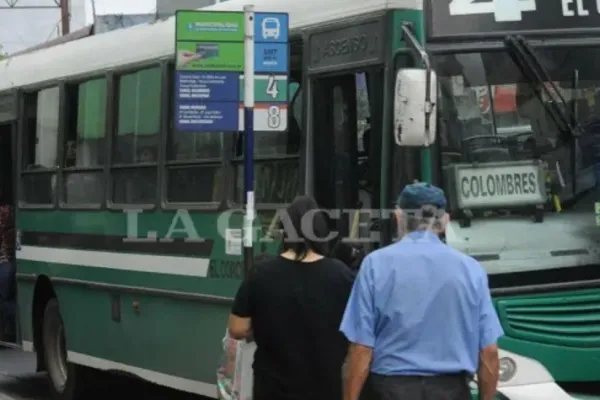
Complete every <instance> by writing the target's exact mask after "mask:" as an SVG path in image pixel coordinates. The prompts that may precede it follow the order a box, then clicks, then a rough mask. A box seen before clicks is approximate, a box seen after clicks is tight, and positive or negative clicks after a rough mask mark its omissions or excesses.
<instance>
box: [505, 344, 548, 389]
mask: <svg viewBox="0 0 600 400" xmlns="http://www.w3.org/2000/svg"><path fill="white" fill-rule="evenodd" d="M498 381H499V382H498V387H499V388H502V387H510V386H521V385H534V384H539V383H548V382H554V379H553V378H552V375H550V373H549V372H548V370H547V369H546V368H545V367H544V366H543V365H542V364H541V363H540V362H538V361H536V360H533V359H531V358H528V357H523V356H521V355H519V354H515V353H512V352H510V351H506V350H503V349H500V377H499V380H498Z"/></svg>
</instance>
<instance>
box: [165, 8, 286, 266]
mask: <svg viewBox="0 0 600 400" xmlns="http://www.w3.org/2000/svg"><path fill="white" fill-rule="evenodd" d="M175 19H176V22H175V25H176V29H175V51H176V69H175V102H174V106H175V110H174V113H175V123H174V125H175V129H176V130H177V131H178V132H182V133H183V132H185V133H189V134H190V135H198V134H202V133H211V134H214V133H215V132H222V133H223V134H227V133H235V134H238V133H240V132H242V134H243V135H244V139H245V140H244V144H245V145H244V163H243V167H244V188H243V190H244V194H245V201H244V203H245V213H244V221H243V228H242V229H240V228H239V227H238V225H237V224H236V227H235V228H234V227H231V226H228V227H227V228H226V232H221V233H224V234H225V240H226V241H234V240H235V244H233V245H231V246H229V247H228V246H226V254H227V255H230V256H243V258H244V272H248V270H249V269H250V268H251V267H252V259H253V258H254V257H253V251H252V249H253V243H254V240H255V238H254V232H253V225H254V224H253V221H254V218H255V216H256V210H255V209H256V207H255V196H254V157H253V156H254V131H255V130H256V131H257V132H261V133H269V132H284V131H286V130H287V121H288V120H287V113H288V109H287V106H288V100H289V96H288V76H289V43H288V39H289V34H288V33H289V32H288V31H289V16H288V14H286V13H265V12H260V13H255V12H254V7H253V6H251V5H248V6H244V9H243V12H238V11H201V10H178V11H177V13H176V17H175ZM193 137H194V136H192V138H193ZM190 151H192V154H194V155H195V152H196V151H198V148H196V147H193V148H191V149H190Z"/></svg>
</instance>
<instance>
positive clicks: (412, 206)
mask: <svg viewBox="0 0 600 400" xmlns="http://www.w3.org/2000/svg"><path fill="white" fill-rule="evenodd" d="M447 203H448V202H447V201H446V195H445V194H444V191H443V190H442V189H440V188H439V187H437V186H434V185H432V184H429V183H425V182H417V183H412V184H410V185H406V186H405V187H404V189H403V190H402V192H401V193H400V195H399V196H398V200H396V204H397V205H398V207H400V208H402V209H404V210H416V209H419V208H421V207H423V206H434V207H437V208H440V209H445V208H446V205H447Z"/></svg>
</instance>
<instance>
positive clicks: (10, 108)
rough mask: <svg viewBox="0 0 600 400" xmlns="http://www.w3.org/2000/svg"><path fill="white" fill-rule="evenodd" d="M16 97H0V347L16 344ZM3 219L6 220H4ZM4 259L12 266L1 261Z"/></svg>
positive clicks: (13, 95)
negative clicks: (1, 247)
mask: <svg viewBox="0 0 600 400" xmlns="http://www.w3.org/2000/svg"><path fill="white" fill-rule="evenodd" d="M17 98H18V97H17V95H16V94H14V93H11V94H4V95H0V238H1V240H8V241H10V242H11V245H9V246H8V249H9V252H10V254H2V255H1V257H2V260H1V261H2V262H1V263H0V344H4V345H6V344H8V345H11V344H12V345H14V344H15V343H16V342H17V318H16V309H17V307H16V272H15V269H16V268H15V265H14V262H15V261H14V260H15V254H14V251H15V249H14V247H15V246H14V239H15V231H14V224H15V221H14V215H15V201H14V199H15V197H14V193H15V190H14V188H15V187H14V185H15V183H16V180H15V179H14V176H15V175H14V174H15V173H16V170H15V164H14V154H15V149H14V146H13V144H14V138H16V129H17V124H16V121H17V104H18V103H17ZM6 216H7V217H6ZM4 258H7V259H8V260H9V263H13V265H12V266H11V267H10V268H9V263H6V262H4V261H5V260H4Z"/></svg>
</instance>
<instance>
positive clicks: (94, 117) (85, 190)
mask: <svg viewBox="0 0 600 400" xmlns="http://www.w3.org/2000/svg"><path fill="white" fill-rule="evenodd" d="M66 94H67V126H66V131H65V138H64V143H63V149H64V150H63V164H62V165H63V167H64V175H63V193H62V194H63V202H65V203H67V204H100V203H102V200H103V198H104V184H103V166H104V154H105V152H104V149H105V147H104V145H105V144H106V140H105V139H106V100H107V99H106V95H107V82H106V78H100V79H92V80H89V81H87V82H83V83H80V84H77V85H69V86H67V92H66ZM82 168H83V169H85V170H84V171H82V170H81V169H82Z"/></svg>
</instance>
